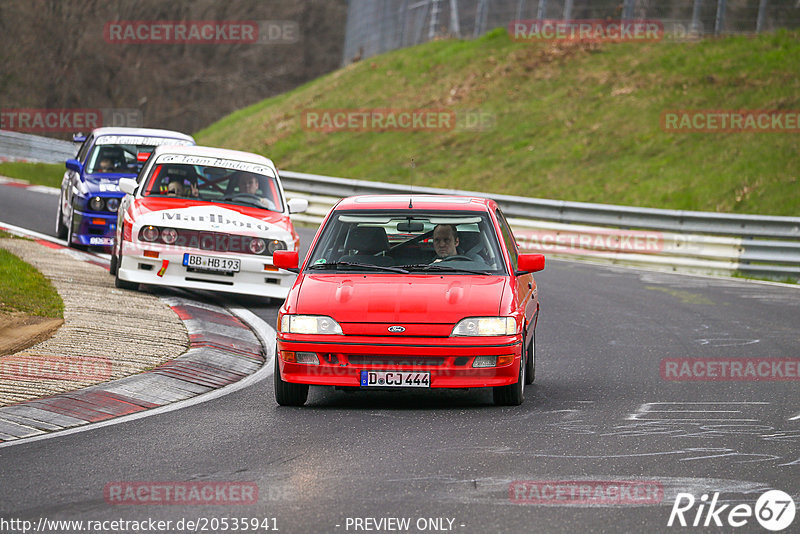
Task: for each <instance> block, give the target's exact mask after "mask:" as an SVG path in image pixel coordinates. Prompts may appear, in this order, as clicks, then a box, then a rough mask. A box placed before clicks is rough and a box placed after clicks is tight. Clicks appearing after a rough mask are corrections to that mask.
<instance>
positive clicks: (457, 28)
mask: <svg viewBox="0 0 800 534" xmlns="http://www.w3.org/2000/svg"><path fill="white" fill-rule="evenodd" d="M450 33H452V34H453V35H454V36H456V37H461V22H460V21H459V17H458V0H450Z"/></svg>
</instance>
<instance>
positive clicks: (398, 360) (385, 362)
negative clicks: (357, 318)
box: [347, 354, 445, 367]
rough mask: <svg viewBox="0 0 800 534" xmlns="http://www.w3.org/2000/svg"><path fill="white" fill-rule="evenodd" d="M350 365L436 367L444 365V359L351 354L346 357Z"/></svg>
mask: <svg viewBox="0 0 800 534" xmlns="http://www.w3.org/2000/svg"><path fill="white" fill-rule="evenodd" d="M347 359H348V361H349V362H350V365H376V366H389V367H437V366H442V365H444V363H445V362H444V358H437V357H435V356H411V357H409V356H379V355H374V356H373V355H360V354H352V355H350V356H348V357H347Z"/></svg>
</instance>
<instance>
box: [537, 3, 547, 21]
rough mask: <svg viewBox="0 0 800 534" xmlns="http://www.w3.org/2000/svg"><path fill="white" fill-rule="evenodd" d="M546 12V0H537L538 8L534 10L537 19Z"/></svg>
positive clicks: (540, 18) (541, 17)
mask: <svg viewBox="0 0 800 534" xmlns="http://www.w3.org/2000/svg"><path fill="white" fill-rule="evenodd" d="M546 14H547V0H539V9H537V10H536V18H537V20H542V19H543V18H545V15H546Z"/></svg>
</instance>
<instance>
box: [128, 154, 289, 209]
mask: <svg viewBox="0 0 800 534" xmlns="http://www.w3.org/2000/svg"><path fill="white" fill-rule="evenodd" d="M261 169H262V172H254V171H253V170H242V169H231V168H225V167H217V166H212V165H199V164H189V163H171V162H169V163H156V164H155V165H154V166H153V168H152V170H151V171H150V173H149V177H148V179H147V183H146V185H145V187H144V190H143V191H144V196H163V197H180V198H191V199H197V200H203V201H206V202H217V203H225V204H239V205H244V206H252V207H257V208H263V209H267V210H271V211H278V212H282V211H283V200H282V199H281V194H280V188H279V187H278V183H277V179H276V177H275V176H271V175H269V174H267V172H269V169H268V168H267V167H261Z"/></svg>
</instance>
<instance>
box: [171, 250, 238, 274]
mask: <svg viewBox="0 0 800 534" xmlns="http://www.w3.org/2000/svg"><path fill="white" fill-rule="evenodd" d="M183 265H184V266H185V267H189V268H192V269H202V270H204V271H224V272H228V273H238V272H239V269H240V268H241V260H240V259H239V258H221V257H218V256H200V255H198V254H184V255H183Z"/></svg>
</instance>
